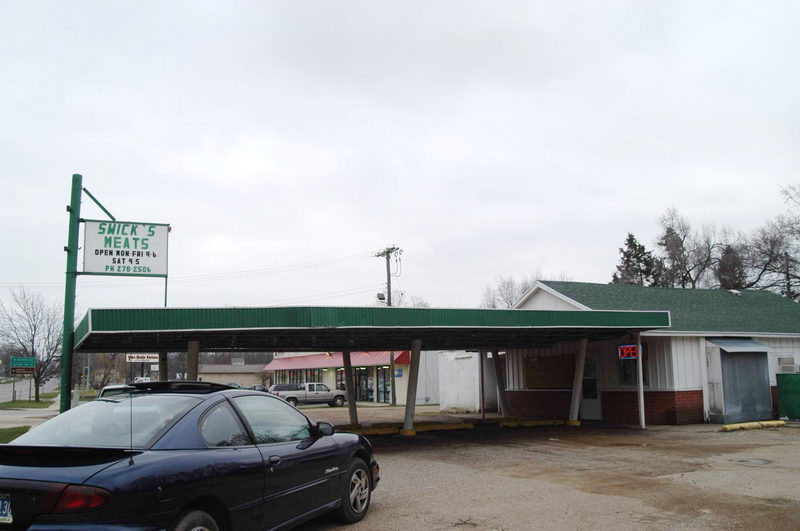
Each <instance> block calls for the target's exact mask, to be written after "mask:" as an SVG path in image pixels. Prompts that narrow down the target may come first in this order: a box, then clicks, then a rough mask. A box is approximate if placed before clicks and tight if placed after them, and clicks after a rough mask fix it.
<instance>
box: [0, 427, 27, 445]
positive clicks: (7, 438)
mask: <svg viewBox="0 0 800 531" xmlns="http://www.w3.org/2000/svg"><path fill="white" fill-rule="evenodd" d="M29 429H31V427H30V426H17V427H16V428H0V443H2V444H6V443H8V442H11V441H13V440H14V439H16V438H17V437H19V436H20V435H22V434H23V433H25V432H26V431H28V430H29Z"/></svg>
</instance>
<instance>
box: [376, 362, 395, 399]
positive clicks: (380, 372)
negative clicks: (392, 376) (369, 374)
mask: <svg viewBox="0 0 800 531" xmlns="http://www.w3.org/2000/svg"><path fill="white" fill-rule="evenodd" d="M375 379H376V380H377V381H378V402H383V403H389V402H391V400H392V382H391V381H390V380H389V367H378V368H376V369H375Z"/></svg>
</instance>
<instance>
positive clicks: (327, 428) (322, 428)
mask: <svg viewBox="0 0 800 531" xmlns="http://www.w3.org/2000/svg"><path fill="white" fill-rule="evenodd" d="M317 433H318V434H319V435H333V424H331V423H330V422H317Z"/></svg>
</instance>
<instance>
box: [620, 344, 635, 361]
mask: <svg viewBox="0 0 800 531" xmlns="http://www.w3.org/2000/svg"><path fill="white" fill-rule="evenodd" d="M617 353H618V354H619V359H621V360H635V359H637V358H638V357H639V345H620V346H618V347H617Z"/></svg>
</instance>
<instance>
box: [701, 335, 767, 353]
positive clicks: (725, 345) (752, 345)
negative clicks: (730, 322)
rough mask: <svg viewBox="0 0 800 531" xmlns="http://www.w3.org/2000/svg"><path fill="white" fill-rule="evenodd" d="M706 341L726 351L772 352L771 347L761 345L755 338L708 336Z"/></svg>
mask: <svg viewBox="0 0 800 531" xmlns="http://www.w3.org/2000/svg"><path fill="white" fill-rule="evenodd" d="M708 341H710V342H711V343H713V344H715V345H716V346H718V347H719V348H721V349H722V350H724V351H725V352H728V353H731V354H733V353H736V352H772V349H771V348H769V347H768V346H766V345H762V344H761V343H759V342H758V341H756V340H755V339H750V338H736V339H719V338H714V339H711V338H708Z"/></svg>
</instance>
